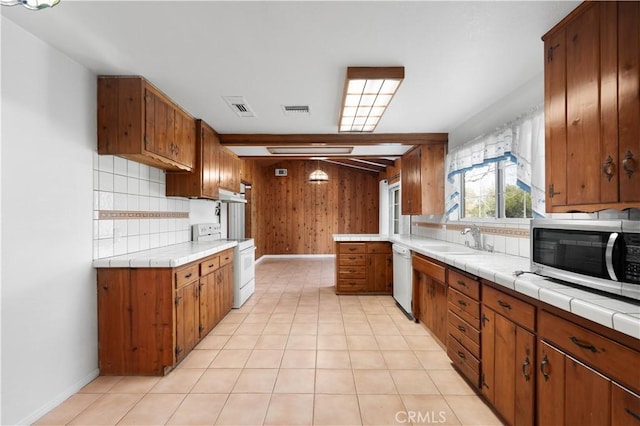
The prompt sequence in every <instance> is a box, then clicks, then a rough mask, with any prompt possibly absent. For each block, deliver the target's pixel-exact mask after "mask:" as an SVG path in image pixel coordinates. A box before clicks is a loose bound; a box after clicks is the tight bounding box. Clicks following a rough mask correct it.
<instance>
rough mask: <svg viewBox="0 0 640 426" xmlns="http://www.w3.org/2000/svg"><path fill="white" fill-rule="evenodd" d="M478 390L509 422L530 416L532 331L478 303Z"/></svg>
mask: <svg viewBox="0 0 640 426" xmlns="http://www.w3.org/2000/svg"><path fill="white" fill-rule="evenodd" d="M482 324H483V326H482V393H483V394H484V395H485V396H486V398H487V399H488V400H489V401H490V402H491V403H492V404H493V406H494V407H495V408H496V410H497V411H498V412H499V413H500V414H501V415H502V416H503V417H504V418H505V420H507V423H509V424H512V425H531V424H533V419H534V380H533V374H534V373H533V372H534V368H535V367H534V361H535V358H534V351H533V349H534V345H535V337H534V335H533V334H532V333H530V332H528V331H527V330H525V329H524V328H522V327H520V326H518V325H516V324H515V323H514V322H512V321H510V320H509V319H508V318H505V317H503V316H502V315H500V314H497V313H496V312H494V311H493V310H492V309H489V308H487V307H486V306H483V307H482Z"/></svg>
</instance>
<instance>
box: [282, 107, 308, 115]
mask: <svg viewBox="0 0 640 426" xmlns="http://www.w3.org/2000/svg"><path fill="white" fill-rule="evenodd" d="M282 111H283V112H284V115H310V114H311V108H309V105H282Z"/></svg>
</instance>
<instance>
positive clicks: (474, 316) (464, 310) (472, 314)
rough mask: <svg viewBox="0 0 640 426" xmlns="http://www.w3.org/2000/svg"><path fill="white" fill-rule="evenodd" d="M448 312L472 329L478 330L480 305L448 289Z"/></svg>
mask: <svg viewBox="0 0 640 426" xmlns="http://www.w3.org/2000/svg"><path fill="white" fill-rule="evenodd" d="M448 300H449V310H450V311H453V313H455V314H456V315H458V316H459V317H460V318H462V319H463V320H465V321H466V322H468V323H469V324H471V325H472V326H474V327H477V328H478V329H479V328H480V303H478V302H476V301H475V300H473V299H472V298H470V297H469V296H465V295H464V294H462V293H460V292H459V291H457V290H455V289H453V288H451V287H449V295H448Z"/></svg>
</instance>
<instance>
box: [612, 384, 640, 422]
mask: <svg viewBox="0 0 640 426" xmlns="http://www.w3.org/2000/svg"><path fill="white" fill-rule="evenodd" d="M611 424H612V425H639V424H640V396H638V395H636V394H634V393H633V392H630V391H628V390H626V389H625V388H623V387H620V386H618V385H617V384H616V383H612V384H611Z"/></svg>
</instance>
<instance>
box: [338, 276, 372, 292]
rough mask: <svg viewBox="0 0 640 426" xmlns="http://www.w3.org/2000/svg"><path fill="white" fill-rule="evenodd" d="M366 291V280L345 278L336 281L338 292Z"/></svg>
mask: <svg viewBox="0 0 640 426" xmlns="http://www.w3.org/2000/svg"><path fill="white" fill-rule="evenodd" d="M366 291H367V280H364V279H351V280H349V279H345V280H339V281H338V292H340V293H361V292H366Z"/></svg>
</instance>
